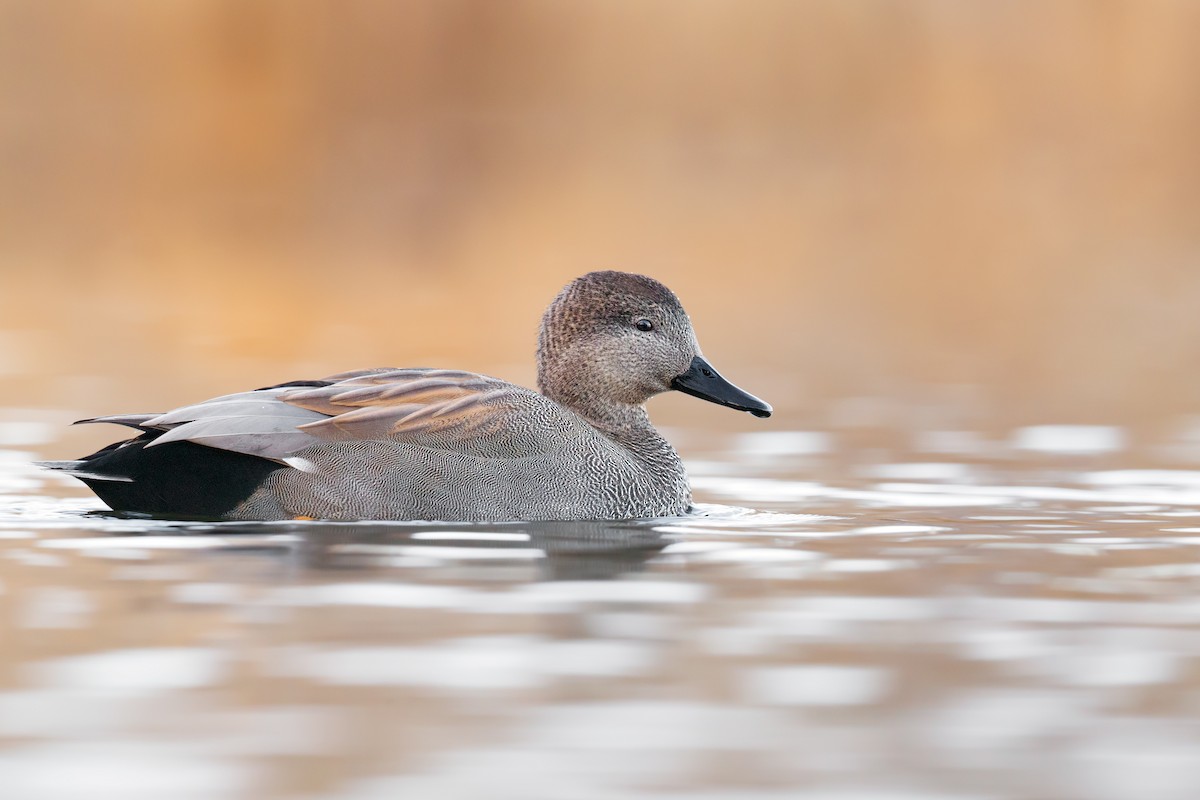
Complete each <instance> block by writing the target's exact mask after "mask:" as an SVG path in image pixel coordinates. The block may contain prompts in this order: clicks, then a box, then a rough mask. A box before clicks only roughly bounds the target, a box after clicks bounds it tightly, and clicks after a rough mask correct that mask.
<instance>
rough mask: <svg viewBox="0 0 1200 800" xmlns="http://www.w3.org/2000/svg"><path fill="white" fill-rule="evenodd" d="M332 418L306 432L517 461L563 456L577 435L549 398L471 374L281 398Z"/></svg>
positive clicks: (375, 376)
mask: <svg viewBox="0 0 1200 800" xmlns="http://www.w3.org/2000/svg"><path fill="white" fill-rule="evenodd" d="M280 400H282V401H283V402H284V403H288V404H290V405H293V406H296V407H298V408H302V409H305V410H308V411H315V412H318V413H321V414H324V415H326V416H325V417H324V418H322V419H318V420H316V421H313V422H307V423H305V424H303V425H300V426H299V430H301V431H303V432H304V433H306V434H309V435H311V436H314V437H317V438H319V439H323V440H327V441H355V440H364V439H390V440H392V441H397V442H406V443H412V444H419V445H424V446H427V447H435V448H439V449H445V450H454V451H459V452H469V453H475V454H478V455H486V456H490V457H509V458H517V457H521V456H525V455H532V454H534V453H536V452H545V451H546V450H550V449H557V447H558V445H559V444H560V443H561V442H559V441H558V439H559V435H560V434H565V433H566V431H567V429H568V428H570V423H569V421H568V420H567V419H566V418H565V415H564V414H563V412H562V411H561V410H559V409H557V407H556V406H555V405H554V404H553V403H551V402H550V401H548V400H546V398H544V397H542V396H541V395H539V394H537V393H535V392H532V391H530V390H528V389H523V388H521V387H519V386H514V385H512V384H510V383H506V382H504V381H500V380H497V379H495V378H489V377H486V376H483V375H477V374H474V373H470V372H458V371H451V370H391V371H387V372H376V373H370V374H366V375H361V374H360V375H356V376H354V377H351V378H349V379H347V380H342V381H339V382H338V383H334V384H332V385H329V386H323V387H318V388H313V389H299V390H296V391H291V392H287V393H285V394H283V395H281V396H280Z"/></svg>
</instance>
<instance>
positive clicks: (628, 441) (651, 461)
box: [553, 398, 682, 474]
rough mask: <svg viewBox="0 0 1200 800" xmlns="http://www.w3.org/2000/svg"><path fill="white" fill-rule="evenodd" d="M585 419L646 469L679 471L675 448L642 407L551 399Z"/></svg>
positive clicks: (680, 467) (680, 465) (680, 468)
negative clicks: (634, 457)
mask: <svg viewBox="0 0 1200 800" xmlns="http://www.w3.org/2000/svg"><path fill="white" fill-rule="evenodd" d="M553 399H555V400H557V401H558V402H560V403H563V405H565V406H567V407H568V408H570V409H571V410H572V411H574V412H575V413H576V414H578V415H579V416H581V417H583V418H584V419H585V420H587V421H588V422H589V423H590V424H591V425H592V427H594V428H596V430H598V431H600V432H601V433H603V434H604V435H605V436H607V437H608V438H609V439H612V440H613V441H614V442H616V443H617V444H619V445H620V446H621V447H624V448H625V449H626V450H629V451H630V452H631V453H633V454H634V455H635V456H637V458H638V459H639V460H640V461H642V462H643V463H644V464H646V465H647V466H648V467H650V468H652V469H655V470H665V471H667V472H670V473H672V474H673V473H675V472H676V471H680V470H682V464H681V462H680V460H679V455H678V454H677V453H676V452H675V448H673V447H672V446H671V443H670V442H668V441H667V440H666V438H665V437H663V435H662V434H661V433H659V432H658V430H657V429H656V428H655V427H654V425H653V424H652V423H651V422H650V415H649V414H647V413H646V407H645V406H641V405H629V404H626V403H613V402H607V403H604V402H600V403H597V402H594V401H593V402H589V403H571V402H565V403H564V402H563V400H562V399H559V398H553Z"/></svg>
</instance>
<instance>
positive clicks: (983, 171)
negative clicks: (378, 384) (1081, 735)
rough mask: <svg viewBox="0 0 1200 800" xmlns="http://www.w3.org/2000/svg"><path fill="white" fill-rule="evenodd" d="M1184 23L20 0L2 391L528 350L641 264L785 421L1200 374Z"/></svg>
mask: <svg viewBox="0 0 1200 800" xmlns="http://www.w3.org/2000/svg"><path fill="white" fill-rule="evenodd" d="M1197 31H1200V4H1198V3H1192V2H1182V1H1181V2H1171V1H1169V0H1161V1H1160V0H1137V1H1136V2H1135V1H1133V0H1131V1H1130V2H1096V1H1095V0H1085V1H1082V2H1066V1H1061V2H1049V3H1047V2H1011V3H963V2H957V1H956V0H927V1H906V2H899V1H895V2H889V1H887V0H878V1H877V2H871V1H868V0H854V1H850V2H848V1H847V0H823V1H815V0H814V1H810V2H794V1H787V2H773V1H772V0H756V2H750V3H745V2H732V1H730V2H705V1H703V0H690V1H687V2H684V1H682V0H680V1H678V2H674V1H670V0H659V1H655V2H640V1H639V2H632V1H628V0H624V1H618V2H608V1H604V2H601V1H600V0H596V1H594V2H572V3H562V2H550V1H545V2H506V3H496V2H482V1H480V2H461V1H460V2H445V1H443V0H439V1H438V2H432V1H424V2H402V3H395V2H382V1H380V2H363V1H361V0H349V1H348V2H303V1H297V0H176V1H174V2H169V3H163V2H157V0H141V1H140V2H122V3H110V2H103V1H102V0H74V1H73V2H38V1H37V0H28V1H22V0H4V2H0V170H2V172H0V404H4V405H9V406H14V405H15V406H24V407H30V408H37V407H47V408H69V409H78V410H79V411H80V412H84V413H109V412H116V411H144V410H155V409H162V408H165V407H170V406H173V405H179V404H180V403H183V402H185V401H189V400H195V399H197V398H198V397H199V396H204V395H205V394H215V393H221V392H226V391H235V390H239V389H244V388H250V387H253V386H259V385H263V384H266V383H273V382H277V381H281V380H287V379H293V378H303V377H316V376H320V375H324V374H329V373H332V372H336V371H340V370H343V369H349V368H355V367H362V366H375V365H397V366H404V365H434V366H453V367H464V368H471V369H479V370H483V371H490V372H493V373H495V374H500V375H502V376H503V377H508V378H511V379H514V380H518V381H521V382H531V381H532V379H533V364H532V355H533V349H534V337H535V334H536V324H537V320H538V317H539V315H540V313H541V311H542V309H543V308H544V306H545V305H546V303H547V302H548V301H549V300H550V298H551V297H553V295H554V294H555V293H556V292H557V290H558V289H559V288H560V287H561V286H562V285H563V284H564V283H566V282H567V281H568V280H570V279H571V278H572V277H574V276H575V275H578V274H580V273H582V272H585V271H588V270H591V269H595V268H620V269H626V270H631V271H638V272H645V273H648V274H651V275H654V276H656V277H658V278H660V279H661V280H663V281H664V282H666V283H667V284H668V285H670V286H671V287H672V288H674V289H675V290H676V292H677V293H678V294H679V295H680V296H681V298H682V299H683V301H684V303H685V305H686V306H687V307H688V309H689V311H690V312H691V314H692V317H693V319H694V320H695V322H696V325H697V328H698V330H699V333H700V338H701V342H702V343H703V344H704V345H705V350H706V352H707V353H708V355H709V356H710V357H711V358H712V360H713V361H714V363H716V364H717V366H718V367H719V368H721V369H722V370H723V371H725V372H726V373H727V374H729V375H730V376H731V377H732V378H733V379H735V380H736V381H738V382H739V383H742V384H743V385H745V386H746V388H748V389H750V390H751V391H754V392H756V393H759V394H761V395H763V396H764V397H768V399H770V400H771V401H772V402H774V403H776V404H777V405H778V406H780V407H781V409H782V410H783V411H784V412H785V413H791V414H793V415H795V416H796V417H808V418H812V419H818V418H819V417H818V416H814V415H815V414H817V412H816V411H815V409H820V408H822V407H823V406H822V404H823V403H824V402H825V401H826V400H828V399H829V398H836V397H849V396H882V397H907V398H914V399H915V400H914V402H929V403H933V404H934V405H936V404H937V403H938V402H943V400H944V398H946V397H966V398H968V400H966V401H964V402H968V403H970V404H975V405H977V406H978V407H979V408H980V409H981V411H980V412H979V413H980V414H982V415H983V416H986V417H998V418H1002V419H1005V420H1009V421H1012V422H1024V421H1081V422H1087V421H1133V422H1136V421H1138V420H1145V419H1149V418H1152V417H1156V416H1160V415H1164V414H1175V413H1181V412H1186V411H1188V410H1192V409H1196V408H1200V371H1198V370H1197V369H1196V366H1197V365H1198V364H1200V358H1198V357H1197V356H1200V313H1198V312H1200V146H1198V143H1200V48H1198V47H1197V46H1196V43H1195V38H1196V34H1197ZM939 398H941V399H939ZM663 402H664V403H670V402H674V401H663ZM664 407H666V406H664ZM680 407H682V406H680ZM748 424H749V423H748Z"/></svg>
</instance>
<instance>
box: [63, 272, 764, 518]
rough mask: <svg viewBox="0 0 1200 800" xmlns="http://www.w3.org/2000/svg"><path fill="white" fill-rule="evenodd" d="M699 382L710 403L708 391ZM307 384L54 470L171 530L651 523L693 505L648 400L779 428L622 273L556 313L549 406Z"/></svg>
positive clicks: (382, 380)
mask: <svg viewBox="0 0 1200 800" xmlns="http://www.w3.org/2000/svg"><path fill="white" fill-rule="evenodd" d="M697 365H699V366H697ZM701 372H702V373H703V376H704V377H703V378H699V377H698V376H699V375H700V373H701ZM688 376H691V379H689V382H687V383H686V385H685V384H684V383H680V381H681V379H682V378H685V377H688ZM695 380H701V381H710V382H711V388H709V387H708V384H704V385H703V386H701V388H700V389H696V388H695V385H697V384H695ZM300 383H301V384H302V385H283V386H279V387H272V388H267V389H260V390H257V391H253V392H241V393H238V394H233V395H227V396H224V397H218V398H215V399H212V400H208V401H205V402H201V403H197V404H194V405H190V406H185V407H182V408H179V409H176V410H174V411H170V412H167V413H165V414H158V415H151V414H136V415H120V416H113V417H103V418H96V419H95V420H87V421H88V422H101V421H106V422H115V423H119V424H124V425H129V426H131V427H135V428H138V429H139V430H141V431H144V433H143V434H142V435H141V436H139V437H137V438H135V439H131V440H128V441H126V442H123V443H119V444H117V445H112V446H110V447H109V448H105V449H104V450H101V451H100V452H98V453H95V454H93V455H92V456H88V457H86V458H85V459H82V460H79V461H73V462H57V463H56V464H55V465H48V466H51V468H56V469H60V470H63V471H65V472H68V473H69V474H73V475H75V476H77V477H79V478H80V479H81V480H84V481H85V482H86V483H88V485H89V486H91V487H92V488H93V489H94V490H95V491H96V492H97V493H98V494H100V495H101V497H102V498H104V499H105V500H106V501H108V502H109V503H110V504H116V505H120V506H122V508H120V509H119V510H126V511H149V512H151V513H159V514H162V513H167V514H170V513H171V510H172V508H173V507H179V508H180V509H182V510H181V512H180V513H187V514H192V515H196V514H200V515H204V514H205V513H206V512H207V513H210V514H211V515H212V516H218V517H220V518H224V519H237V520H277V519H292V518H297V517H311V518H315V519H333V520H355V519H403V520H462V521H484V520H488V521H500V520H580V519H596V520H613V519H633V518H647V517H660V516H673V515H679V514H683V513H685V512H686V511H687V509H688V507H689V505H690V502H691V492H690V489H689V486H688V481H687V476H686V474H685V471H684V468H683V464H682V462H681V461H680V459H679V456H678V455H677V454H676V453H675V450H674V449H673V448H672V447H671V445H670V444H669V443H668V442H667V441H666V439H664V438H663V437H662V436H661V435H660V434H659V433H658V432H657V431H656V430H655V429H654V427H653V426H652V425H651V424H650V420H649V417H648V416H647V414H646V411H645V408H644V405H643V404H644V403H645V401H646V400H647V399H648V398H649V397H651V396H653V395H655V394H658V393H660V392H663V391H667V390H669V389H671V388H681V389H683V390H684V391H688V392H689V393H692V394H697V395H698V396H701V397H705V398H706V399H710V400H713V401H714V402H720V403H723V404H725V405H732V406H733V407H735V408H743V409H745V410H750V411H753V412H754V413H758V414H768V413H770V409H769V406H766V404H764V403H762V401H759V400H757V398H753V397H751V396H750V395H746V394H745V393H744V392H741V390H739V389H737V388H736V387H734V386H732V384H729V383H728V382H727V381H724V379H722V378H720V376H719V375H717V374H716V373H715V371H712V370H711V369H710V368H709V367H708V364H707V362H704V361H703V359H702V358H701V357H700V356H699V347H698V345H697V344H696V338H695V334H694V332H693V331H692V327H691V322H690V320H688V317H687V314H686V313H685V312H684V311H683V308H682V306H681V305H680V304H679V301H678V300H677V299H676V298H675V296H674V294H672V293H671V292H670V290H669V289H667V288H666V287H665V286H663V285H662V284H660V283H658V282H657V281H653V280H652V279H650V278H646V277H643V276H640V275H629V274H626V273H619V272H598V273H590V274H588V275H585V276H583V277H582V278H579V279H577V280H576V281H574V282H573V283H571V284H570V285H569V286H567V287H566V288H565V289H564V290H563V291H562V292H561V293H560V294H559V296H558V297H557V298H556V299H555V301H554V303H553V304H552V305H551V306H550V308H549V310H548V311H547V312H546V314H545V316H544V317H543V320H542V329H541V333H540V335H539V348H538V383H539V387H540V388H541V390H542V391H541V393H538V392H535V391H533V390H530V389H525V388H522V387H520V386H515V385H513V384H510V383H507V382H505V381H502V380H499V379H496V378H490V377H487V376H483V375H477V374H474V373H469V372H461V371H456V370H435V369H376V370H363V371H359V372H352V373H342V374H340V375H335V376H332V377H331V378H327V379H324V380H322V381H305V382H300ZM197 448H198V449H197ZM209 454H211V456H210V455H209ZM222 454H223V455H222ZM214 459H216V460H217V461H219V462H220V463H217V461H214ZM210 461H212V462H213V463H208V462H210ZM189 464H190V465H192V466H194V467H195V468H196V469H195V470H191V469H189V466H188V465H189ZM68 465H70V466H69V468H68ZM151 467H153V468H151ZM193 471H195V472H197V473H203V474H205V475H207V476H209V477H208V478H207V480H208V481H210V485H211V487H212V494H213V499H212V501H211V502H209V503H208V504H207V505H206V501H205V499H204V491H205V486H204V485H200V484H198V485H195V486H185V485H181V484H179V483H178V482H179V481H185V482H186V481H189V480H191V481H196V480H197V479H196V478H194V477H190V476H191V474H192V472H193ZM131 476H132V477H131ZM168 480H169V481H173V482H174V483H172V484H171V485H163V481H168ZM114 482H115V483H114ZM177 497H180V498H184V499H181V500H176V499H175V498H177ZM139 505H141V507H138V506H139ZM114 507H116V506H115V505H114Z"/></svg>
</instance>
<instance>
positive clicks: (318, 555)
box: [184, 521, 669, 580]
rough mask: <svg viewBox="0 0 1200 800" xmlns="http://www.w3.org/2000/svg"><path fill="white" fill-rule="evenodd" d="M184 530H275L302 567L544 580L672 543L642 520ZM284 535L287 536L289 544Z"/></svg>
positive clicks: (632, 565)
mask: <svg viewBox="0 0 1200 800" xmlns="http://www.w3.org/2000/svg"><path fill="white" fill-rule="evenodd" d="M184 527H185V528H187V529H188V530H189V532H192V533H199V532H205V533H220V534H222V535H226V534H258V535H259V536H261V535H263V534H274V535H275V536H274V538H276V541H277V542H278V544H279V547H280V549H281V550H286V551H288V553H289V554H291V555H293V556H294V557H295V558H296V559H297V562H298V566H301V567H304V568H309V569H315V570H373V569H388V568H393V567H396V566H397V565H399V564H405V563H407V564H411V563H413V561H414V560H421V559H425V560H429V561H431V562H434V563H437V562H461V563H470V564H472V565H477V566H485V565H488V564H492V565H496V566H497V567H499V566H503V565H509V566H511V565H512V564H513V563H514V562H522V561H524V562H527V563H528V564H530V565H531V567H532V569H533V570H535V571H536V573H537V577H538V578H540V579H542V580H605V579H609V578H615V577H619V576H621V575H625V574H628V573H633V572H639V571H641V570H643V569H644V568H645V566H646V563H647V562H648V561H649V560H650V559H651V558H652V557H653V556H655V555H656V554H658V553H659V552H660V551H661V550H662V549H663V548H664V547H666V545H667V544H668V543H669V540H668V539H667V538H665V537H664V535H663V534H662V533H659V532H658V531H656V530H655V529H654V528H653V527H651V523H647V522H638V521H631V522H526V523H503V524H494V525H487V524H473V525H463V524H461V523H460V524H452V523H441V524H439V523H382V522H380V523H377V522H355V523H318V522H304V523H287V524H281V523H219V524H211V525H203V526H184ZM198 528H203V529H204V530H203V531H201V530H198ZM280 534H287V544H286V546H285V544H284V542H283V541H280V538H281V537H280V536H279V535H280ZM242 549H244V548H242ZM256 549H257V548H256Z"/></svg>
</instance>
